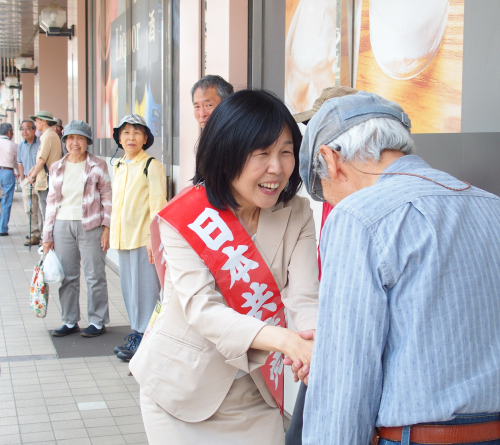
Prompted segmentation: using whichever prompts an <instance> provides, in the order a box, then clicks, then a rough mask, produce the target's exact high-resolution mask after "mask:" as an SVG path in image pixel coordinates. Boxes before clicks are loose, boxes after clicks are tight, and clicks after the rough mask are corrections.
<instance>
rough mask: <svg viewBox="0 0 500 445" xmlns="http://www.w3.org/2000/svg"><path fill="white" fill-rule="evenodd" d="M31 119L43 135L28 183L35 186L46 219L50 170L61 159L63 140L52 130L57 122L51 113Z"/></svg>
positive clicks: (42, 112)
mask: <svg viewBox="0 0 500 445" xmlns="http://www.w3.org/2000/svg"><path fill="white" fill-rule="evenodd" d="M30 118H31V119H33V120H34V121H35V126H36V129H37V130H38V131H40V132H41V133H42V135H41V136H40V147H39V148H38V153H37V156H36V159H37V161H36V164H35V166H34V167H33V168H32V169H31V170H30V171H29V173H28V181H29V182H30V183H31V184H34V186H35V190H36V191H37V193H38V198H39V200H40V207H41V209H42V215H43V218H44V219H45V209H46V207H47V195H48V193H49V169H50V167H51V165H52V164H53V163H54V162H56V161H58V160H59V159H61V153H62V148H61V140H60V139H59V136H58V135H57V133H56V132H55V130H54V129H53V128H52V127H54V125H56V123H57V122H56V120H55V119H54V117H53V116H52V113H50V112H49V111H39V112H38V113H36V114H35V115H34V116H31V115H30Z"/></svg>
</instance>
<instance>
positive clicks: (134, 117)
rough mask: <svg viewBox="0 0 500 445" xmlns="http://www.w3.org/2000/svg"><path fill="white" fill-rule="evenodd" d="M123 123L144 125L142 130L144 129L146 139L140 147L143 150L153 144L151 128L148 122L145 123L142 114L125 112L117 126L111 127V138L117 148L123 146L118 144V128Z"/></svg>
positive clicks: (153, 138)
mask: <svg viewBox="0 0 500 445" xmlns="http://www.w3.org/2000/svg"><path fill="white" fill-rule="evenodd" d="M125 124H132V125H142V126H143V127H144V130H146V134H147V135H148V140H147V142H146V143H145V144H144V146H143V147H142V149H143V150H147V149H148V148H149V147H151V145H153V142H154V141H155V137H154V136H153V133H151V130H150V129H149V127H148V124H146V121H145V120H144V118H143V117H142V116H139V115H138V114H127V115H126V116H125V117H124V118H123V119H122V120H121V121H120V123H119V124H118V126H117V127H115V128H113V139H114V140H115V142H116V143H117V144H118V147H119V148H123V147H122V145H121V144H120V128H122V127H123V126H124V125H125Z"/></svg>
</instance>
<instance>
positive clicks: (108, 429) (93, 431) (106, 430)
mask: <svg viewBox="0 0 500 445" xmlns="http://www.w3.org/2000/svg"><path fill="white" fill-rule="evenodd" d="M87 431H88V433H89V437H103V436H114V435H121V432H120V429H119V428H118V427H117V426H101V427H96V428H88V427H87Z"/></svg>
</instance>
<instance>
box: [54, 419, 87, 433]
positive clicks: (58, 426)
mask: <svg viewBox="0 0 500 445" xmlns="http://www.w3.org/2000/svg"><path fill="white" fill-rule="evenodd" d="M52 426H53V428H54V431H59V430H70V429H81V428H85V425H84V423H83V420H81V419H78V420H60V421H58V422H52Z"/></svg>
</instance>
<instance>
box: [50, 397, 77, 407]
mask: <svg viewBox="0 0 500 445" xmlns="http://www.w3.org/2000/svg"><path fill="white" fill-rule="evenodd" d="M72 403H75V399H74V398H73V397H71V396H68V397H47V398H46V399H45V404H46V405H47V406H53V405H68V404H72Z"/></svg>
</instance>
